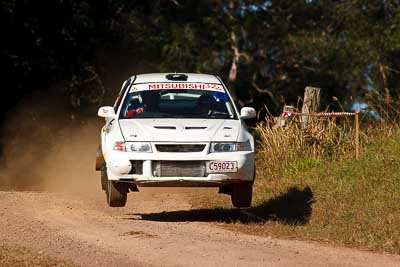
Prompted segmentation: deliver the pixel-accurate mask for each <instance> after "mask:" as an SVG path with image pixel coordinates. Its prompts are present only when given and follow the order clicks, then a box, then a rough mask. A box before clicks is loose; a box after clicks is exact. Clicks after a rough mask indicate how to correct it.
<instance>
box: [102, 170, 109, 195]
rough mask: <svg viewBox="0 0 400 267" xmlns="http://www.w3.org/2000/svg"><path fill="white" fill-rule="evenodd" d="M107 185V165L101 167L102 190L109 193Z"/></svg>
mask: <svg viewBox="0 0 400 267" xmlns="http://www.w3.org/2000/svg"><path fill="white" fill-rule="evenodd" d="M107 183H108V175H107V168H106V166H105V165H103V167H101V189H103V190H104V191H107Z"/></svg>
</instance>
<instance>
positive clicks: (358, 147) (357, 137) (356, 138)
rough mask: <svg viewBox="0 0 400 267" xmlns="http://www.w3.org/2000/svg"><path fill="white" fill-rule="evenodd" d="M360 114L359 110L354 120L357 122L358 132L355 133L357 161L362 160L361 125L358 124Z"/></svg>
mask: <svg viewBox="0 0 400 267" xmlns="http://www.w3.org/2000/svg"><path fill="white" fill-rule="evenodd" d="M359 114H360V109H357V110H356V112H355V115H354V120H355V128H356V132H355V136H354V138H355V145H356V159H359V158H360V125H359V122H358V119H359V118H358V117H359Z"/></svg>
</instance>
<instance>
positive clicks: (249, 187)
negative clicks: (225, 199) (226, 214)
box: [231, 182, 253, 208]
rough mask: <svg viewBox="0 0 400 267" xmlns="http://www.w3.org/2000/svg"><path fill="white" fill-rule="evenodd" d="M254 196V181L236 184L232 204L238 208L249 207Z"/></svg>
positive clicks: (233, 189)
mask: <svg viewBox="0 0 400 267" xmlns="http://www.w3.org/2000/svg"><path fill="white" fill-rule="evenodd" d="M252 198H253V182H245V183H240V184H235V185H234V186H233V188H232V194H231V200H232V205H233V206H234V207H236V208H248V207H250V205H251V200H252Z"/></svg>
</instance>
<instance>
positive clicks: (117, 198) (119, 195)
mask: <svg viewBox="0 0 400 267" xmlns="http://www.w3.org/2000/svg"><path fill="white" fill-rule="evenodd" d="M127 195H128V187H127V186H126V184H125V183H121V182H116V181H108V183H107V190H106V196H107V203H108V206H110V207H124V206H125V204H126V200H127Z"/></svg>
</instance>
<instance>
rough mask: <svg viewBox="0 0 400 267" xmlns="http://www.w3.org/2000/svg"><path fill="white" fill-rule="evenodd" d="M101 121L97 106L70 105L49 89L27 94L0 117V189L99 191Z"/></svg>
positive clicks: (71, 191)
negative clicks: (0, 124) (97, 167)
mask: <svg viewBox="0 0 400 267" xmlns="http://www.w3.org/2000/svg"><path fill="white" fill-rule="evenodd" d="M83 113H86V115H82V114H83ZM101 124H102V120H101V119H100V118H98V117H97V116H96V111H95V109H93V110H90V111H89V112H88V111H87V110H86V111H85V112H77V111H76V110H75V111H72V110H71V108H70V106H69V103H68V100H67V98H66V99H65V100H60V96H59V95H55V93H52V92H51V90H48V92H43V91H41V92H40V93H39V92H35V93H33V94H32V95H30V96H27V97H25V99H23V100H22V101H21V102H20V103H19V104H18V105H17V106H16V107H15V108H14V109H13V110H11V111H10V112H9V113H8V114H7V116H6V119H5V121H4V123H3V128H2V132H1V140H0V141H1V163H0V166H1V169H0V190H28V191H51V192H68V193H94V192H99V191H101V189H100V179H99V173H97V172H96V171H95V170H94V168H95V167H94V163H95V157H96V151H97V147H98V145H99V134H100V128H101Z"/></svg>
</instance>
